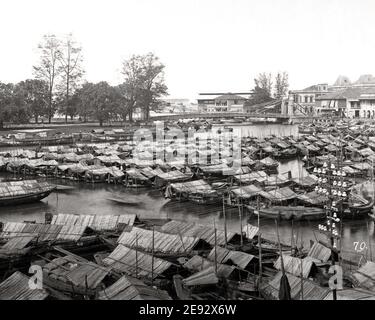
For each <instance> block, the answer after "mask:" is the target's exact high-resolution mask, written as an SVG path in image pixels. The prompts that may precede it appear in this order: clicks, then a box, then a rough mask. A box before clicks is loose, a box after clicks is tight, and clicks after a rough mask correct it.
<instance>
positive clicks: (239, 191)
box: [231, 185, 262, 199]
mask: <svg viewBox="0 0 375 320" xmlns="http://www.w3.org/2000/svg"><path fill="white" fill-rule="evenodd" d="M261 191H262V189H261V188H259V187H257V186H255V185H248V186H242V187H239V188H235V189H232V190H231V192H232V193H233V194H234V195H235V196H236V197H238V198H241V199H247V198H251V197H254V196H256V195H258V194H259V193H260V192H261Z"/></svg>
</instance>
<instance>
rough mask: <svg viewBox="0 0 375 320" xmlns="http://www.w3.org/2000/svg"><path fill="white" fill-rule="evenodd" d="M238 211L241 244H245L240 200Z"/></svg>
mask: <svg viewBox="0 0 375 320" xmlns="http://www.w3.org/2000/svg"><path fill="white" fill-rule="evenodd" d="M238 213H239V215H240V236H241V246H243V235H242V211H241V206H240V202H238Z"/></svg>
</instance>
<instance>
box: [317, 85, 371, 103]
mask: <svg viewBox="0 0 375 320" xmlns="http://www.w3.org/2000/svg"><path fill="white" fill-rule="evenodd" d="M371 95H375V87H351V88H347V89H343V90H338V91H335V92H331V93H327V94H325V95H322V96H320V97H317V98H316V100H359V99H366V98H368V97H369V96H371Z"/></svg>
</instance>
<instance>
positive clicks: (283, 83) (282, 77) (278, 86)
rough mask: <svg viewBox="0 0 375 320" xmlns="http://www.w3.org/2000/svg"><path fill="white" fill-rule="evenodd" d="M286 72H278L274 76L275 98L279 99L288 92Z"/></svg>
mask: <svg viewBox="0 0 375 320" xmlns="http://www.w3.org/2000/svg"><path fill="white" fill-rule="evenodd" d="M288 88H289V83H288V73H287V72H283V73H280V72H278V73H277V75H276V78H275V99H281V98H282V97H284V96H285V95H286V93H287V92H288Z"/></svg>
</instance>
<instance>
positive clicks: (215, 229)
mask: <svg viewBox="0 0 375 320" xmlns="http://www.w3.org/2000/svg"><path fill="white" fill-rule="evenodd" d="M214 231H215V274H216V275H217V238H216V236H217V234H216V222H215V219H214Z"/></svg>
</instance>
